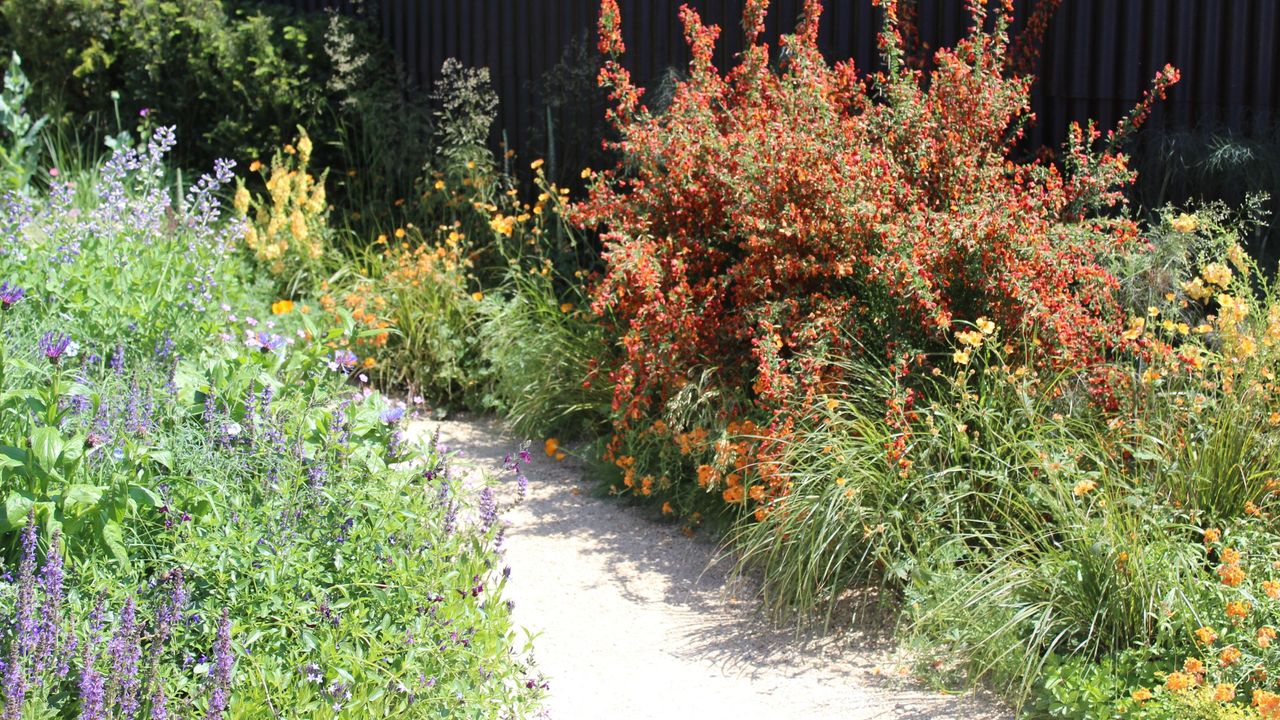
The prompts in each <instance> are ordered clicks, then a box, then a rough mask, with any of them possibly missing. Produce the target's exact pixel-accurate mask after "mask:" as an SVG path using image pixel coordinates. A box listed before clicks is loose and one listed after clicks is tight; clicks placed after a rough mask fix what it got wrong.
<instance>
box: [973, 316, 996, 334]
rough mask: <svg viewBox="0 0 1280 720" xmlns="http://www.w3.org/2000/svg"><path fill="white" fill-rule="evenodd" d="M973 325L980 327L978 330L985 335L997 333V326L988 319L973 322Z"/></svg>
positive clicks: (983, 318) (982, 318) (981, 318)
mask: <svg viewBox="0 0 1280 720" xmlns="http://www.w3.org/2000/svg"><path fill="white" fill-rule="evenodd" d="M973 324H974V325H977V326H978V330H979V331H980V332H981V333H982V334H983V335H990V334H992V333H994V332H995V331H996V324H995V323H993V322H991V321H990V320H988V319H987V318H986V317H980V318H978V319H977V320H975V321H973Z"/></svg>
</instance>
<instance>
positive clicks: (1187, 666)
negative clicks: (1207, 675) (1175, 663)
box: [1182, 658, 1205, 675]
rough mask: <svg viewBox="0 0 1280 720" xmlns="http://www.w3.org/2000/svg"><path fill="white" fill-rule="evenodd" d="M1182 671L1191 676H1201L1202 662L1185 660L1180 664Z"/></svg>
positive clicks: (1202, 670)
mask: <svg viewBox="0 0 1280 720" xmlns="http://www.w3.org/2000/svg"><path fill="white" fill-rule="evenodd" d="M1182 670H1183V672H1187V673H1190V674H1192V675H1203V674H1204V672H1205V667H1204V662H1203V661H1202V660H1200V658H1187V659H1186V660H1184V661H1183V662H1182Z"/></svg>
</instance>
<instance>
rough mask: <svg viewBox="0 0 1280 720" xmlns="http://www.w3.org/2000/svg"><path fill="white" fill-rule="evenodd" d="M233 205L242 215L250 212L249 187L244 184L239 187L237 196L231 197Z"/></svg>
mask: <svg viewBox="0 0 1280 720" xmlns="http://www.w3.org/2000/svg"><path fill="white" fill-rule="evenodd" d="M231 206H232V207H234V208H235V209H236V212H237V213H239V214H240V217H244V216H245V214H247V213H248V212H249V189H248V188H246V187H245V186H244V185H241V186H239V187H237V188H236V194H235V197H233V198H232V199H231Z"/></svg>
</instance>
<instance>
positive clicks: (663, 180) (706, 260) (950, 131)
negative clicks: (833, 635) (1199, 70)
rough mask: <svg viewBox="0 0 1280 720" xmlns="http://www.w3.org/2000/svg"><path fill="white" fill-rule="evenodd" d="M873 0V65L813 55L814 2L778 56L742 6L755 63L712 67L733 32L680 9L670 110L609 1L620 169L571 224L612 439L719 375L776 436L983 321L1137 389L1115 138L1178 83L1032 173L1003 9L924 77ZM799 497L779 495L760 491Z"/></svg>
mask: <svg viewBox="0 0 1280 720" xmlns="http://www.w3.org/2000/svg"><path fill="white" fill-rule="evenodd" d="M879 4H880V5H881V7H882V9H883V11H884V14H885V26H884V30H883V32H882V33H881V35H880V47H881V61H882V65H883V69H882V70H879V71H877V72H875V73H871V74H866V73H862V72H859V70H858V68H856V67H855V66H854V65H853V63H852V62H851V61H844V62H840V63H837V64H835V65H834V66H833V65H830V64H828V63H827V61H826V60H825V59H824V58H823V57H822V55H821V53H820V52H819V50H818V43H817V35H818V24H819V20H820V17H821V12H822V3H821V2H817V1H816V0H809V2H806V3H805V6H804V8H805V9H804V13H803V15H802V18H801V21H800V23H799V26H798V27H797V28H796V31H795V33H794V34H791V35H787V36H784V37H783V38H782V40H781V41H780V45H781V46H782V47H783V48H784V49H785V50H786V51H787V52H786V56H787V61H786V62H785V63H783V64H782V67H778V64H776V63H771V62H770V52H771V50H770V48H769V47H768V45H766V44H765V43H763V42H762V40H761V36H762V33H763V28H764V17H765V13H766V10H767V5H768V3H767V2H765V1H763V0H753V1H752V2H748V3H747V4H746V8H745V10H744V14H743V26H744V29H745V33H746V50H744V51H743V53H742V54H741V60H740V62H739V64H738V65H737V66H736V67H735V68H733V69H732V70H730V71H728V72H727V73H721V72H720V71H719V70H717V69H716V67H715V66H714V65H713V63H712V56H713V52H714V46H715V41H716V37H717V35H718V33H719V28H717V27H714V26H707V25H704V24H703V23H702V22H701V20H700V18H699V16H698V14H697V12H696V11H695V10H693V9H692V8H689V7H685V8H683V9H682V11H681V19H682V21H683V22H684V26H685V35H686V38H687V40H688V43H689V47H690V50H691V53H692V60H691V62H690V65H689V70H688V75H687V77H686V78H685V79H683V80H681V81H679V82H678V83H677V84H676V86H675V89H674V91H673V92H672V96H671V101H670V103H669V104H668V105H667V107H666V108H665V110H663V111H662V112H661V113H659V112H654V111H652V110H650V109H649V108H647V107H645V106H644V105H643V104H642V101H641V100H642V91H641V90H640V89H639V88H637V87H636V86H635V85H634V84H633V83H632V81H631V78H630V75H629V74H628V72H627V71H626V70H625V68H624V67H623V62H624V55H623V51H624V46H623V42H622V35H621V22H622V20H621V18H620V16H619V11H618V6H617V3H616V2H613V1H612V0H605V2H603V4H602V10H601V15H600V49H601V51H602V52H603V53H604V54H605V55H606V56H607V57H608V59H607V60H606V62H605V65H604V68H603V70H602V72H601V75H600V82H601V84H602V85H604V86H606V87H608V88H609V89H610V91H611V99H612V103H613V105H612V107H611V108H610V110H609V117H610V119H611V120H612V122H613V124H614V126H615V128H616V131H617V133H618V136H619V139H618V141H617V142H616V144H615V145H614V147H615V149H616V150H617V151H618V152H619V153H621V155H622V157H623V160H622V161H621V163H620V164H619V166H618V167H617V168H615V169H613V170H609V171H606V172H603V173H599V174H597V175H596V176H595V181H594V182H593V183H592V184H591V188H590V195H589V197H588V199H587V200H585V201H584V202H582V203H580V204H578V205H577V206H576V207H575V218H576V220H577V221H578V222H579V223H581V224H582V225H583V226H586V227H590V228H598V229H600V231H601V232H602V237H603V240H604V260H605V263H606V271H605V273H604V276H603V277H602V278H601V280H600V282H598V283H597V284H596V286H595V288H594V291H593V308H594V309H595V310H596V311H597V312H598V313H600V314H601V315H602V316H603V317H604V318H605V322H606V325H607V326H608V327H609V331H610V333H611V334H612V335H613V337H614V338H615V339H616V342H617V343H618V344H619V345H620V347H621V351H622V358H621V360H620V361H619V362H618V363H617V364H616V365H614V366H613V367H611V368H609V370H610V373H611V374H610V377H611V379H612V381H613V382H614V383H615V388H616V389H615V393H614V400H613V425H614V429H615V432H617V433H618V434H625V433H627V432H630V431H632V430H633V429H636V428H638V427H641V426H644V425H647V424H648V423H649V422H652V420H653V419H654V417H656V416H658V415H660V414H661V413H662V412H663V411H664V408H666V407H667V406H668V405H669V404H670V402H671V401H672V399H673V397H674V396H675V395H676V394H677V393H679V392H680V391H681V389H682V388H683V387H685V386H686V385H688V384H689V383H690V382H691V381H692V380H693V379H694V378H695V377H697V376H698V375H699V374H701V373H702V372H703V371H704V370H706V369H708V368H713V369H714V370H715V374H716V378H717V380H716V383H717V386H718V388H720V389H723V390H726V391H728V392H729V393H730V394H733V395H735V396H737V397H740V398H742V399H744V400H745V405H746V406H747V408H748V413H749V414H750V415H752V416H753V417H754V419H755V420H756V421H757V422H762V425H763V427H764V432H763V433H761V434H762V435H766V436H775V437H777V438H780V439H781V438H784V437H785V435H786V433H787V429H788V428H789V427H790V426H791V424H792V423H793V422H794V420H795V418H796V417H797V415H798V414H799V413H800V412H801V409H802V408H803V407H804V406H805V405H806V404H807V403H808V402H810V401H812V400H813V399H814V398H816V397H818V396H819V395H822V394H823V393H825V392H827V391H828V390H829V389H831V388H833V387H835V386H836V385H838V384H839V383H840V382H841V381H842V379H843V378H844V376H845V373H844V367H845V365H844V364H843V363H841V362H838V360H847V359H850V358H866V359H867V360H869V361H872V362H883V363H887V364H889V365H890V366H891V369H892V372H893V373H894V374H896V375H898V376H906V375H909V374H911V373H914V372H916V371H918V370H920V369H922V368H924V367H926V366H928V365H930V364H934V363H933V361H931V360H930V359H929V357H928V355H929V354H930V353H940V352H941V351H943V350H945V349H947V348H948V347H949V344H950V341H951V339H952V334H953V332H954V331H955V330H956V329H957V328H958V327H960V324H962V323H973V322H974V321H976V320H977V319H978V318H983V317H985V318H989V319H990V320H991V321H993V322H995V323H998V324H999V325H1000V326H1001V327H1002V328H1004V329H1005V333H1006V335H1005V338H1006V342H1008V343H1010V344H1011V345H1013V346H1014V349H1015V352H1014V353H1012V354H1013V355H1017V356H1024V357H1027V358H1028V359H1029V362H1030V363H1031V364H1032V365H1033V366H1035V367H1037V368H1044V369H1048V370H1051V371H1058V370H1064V369H1081V370H1084V371H1086V374H1087V376H1088V381H1089V386H1090V388H1091V390H1092V391H1093V393H1094V394H1095V395H1096V396H1097V398H1098V400H1099V401H1100V402H1101V403H1103V404H1108V405H1114V404H1115V403H1116V399H1115V396H1116V393H1117V392H1119V391H1120V389H1121V388H1123V387H1124V378H1117V377H1115V376H1114V373H1112V372H1111V368H1110V366H1109V365H1108V360H1109V359H1110V356H1111V354H1112V352H1113V351H1114V349H1115V348H1117V347H1118V346H1120V345H1122V344H1123V339H1122V334H1123V331H1124V328H1125V326H1124V322H1125V319H1126V318H1125V316H1124V313H1123V312H1122V309H1121V307H1120V305H1119V303H1118V300H1117V294H1116V293H1117V280H1116V277H1115V276H1114V275H1113V274H1112V273H1111V272H1110V271H1109V270H1108V268H1107V267H1106V266H1105V265H1104V264H1103V262H1102V259H1103V258H1104V257H1105V256H1108V255H1111V254H1114V253H1118V252H1122V251H1124V250H1125V249H1126V248H1127V247H1130V246H1131V245H1133V244H1134V241H1135V238H1136V237H1137V234H1138V229H1137V226H1136V225H1135V223H1134V222H1132V221H1130V220H1128V219H1126V218H1124V217H1123V216H1122V215H1119V214H1117V213H1116V212H1114V211H1115V209H1116V208H1117V207H1118V206H1119V205H1120V204H1121V203H1122V202H1123V201H1122V198H1121V195H1120V193H1119V191H1120V189H1121V188H1123V187H1124V186H1125V184H1126V183H1128V182H1129V181H1131V180H1132V173H1131V172H1130V171H1129V170H1128V169H1127V165H1126V163H1127V160H1126V158H1125V157H1124V156H1123V155H1122V154H1120V153H1119V151H1118V145H1119V143H1120V142H1121V141H1122V140H1123V139H1124V138H1125V137H1126V136H1127V135H1128V134H1129V133H1131V132H1132V131H1133V129H1134V128H1136V127H1137V126H1138V125H1140V124H1141V122H1142V121H1143V120H1144V119H1145V117H1146V115H1147V114H1148V112H1149V110H1150V107H1151V105H1152V104H1153V103H1154V102H1155V101H1156V100H1157V99H1159V98H1160V97H1163V95H1164V93H1165V90H1166V89H1167V88H1168V86H1169V85H1171V84H1172V83H1173V82H1175V81H1176V80H1177V79H1178V73H1177V71H1176V70H1174V69H1172V68H1165V69H1164V70H1162V71H1160V72H1159V73H1158V74H1157V76H1156V78H1155V82H1154V84H1153V87H1152V89H1151V90H1150V92H1149V93H1148V95H1147V97H1146V98H1145V99H1144V100H1143V102H1142V103H1141V104H1140V105H1139V107H1137V108H1136V109H1135V110H1134V112H1133V113H1132V114H1131V115H1130V116H1129V118H1128V119H1126V121H1125V122H1124V123H1122V124H1121V126H1120V127H1119V128H1117V129H1116V130H1114V131H1111V132H1108V133H1107V134H1106V135H1105V136H1104V135H1103V134H1102V133H1101V132H1100V131H1099V130H1098V129H1096V128H1095V127H1094V126H1093V125H1092V124H1090V125H1086V126H1080V125H1073V126H1072V128H1071V130H1070V133H1069V139H1068V142H1067V145H1066V147H1065V148H1064V149H1063V152H1062V153H1061V156H1060V161H1059V162H1057V163H1052V162H1047V161H1043V160H1039V159H1037V160H1027V161H1023V160H1019V159H1016V158H1015V153H1014V152H1013V151H1014V149H1015V147H1016V146H1017V143H1018V142H1019V140H1020V138H1021V137H1022V129H1023V127H1024V126H1025V124H1026V123H1027V122H1029V121H1030V120H1031V119H1032V117H1031V114H1030V112H1029V100H1028V97H1029V92H1030V86H1031V81H1032V78H1031V76H1029V75H1027V74H1024V73H1021V72H1018V71H1017V66H1019V65H1020V63H1019V62H1014V60H1013V59H1011V54H1010V46H1011V42H1010V38H1009V34H1008V28H1009V25H1010V17H1011V10H1010V8H1009V7H1008V4H1007V3H1006V4H1003V5H999V6H997V7H996V8H995V9H994V10H992V9H989V8H988V5H989V3H986V2H970V3H968V7H969V12H970V14H971V16H972V27H971V29H970V31H969V33H968V34H967V35H966V37H965V38H964V39H963V40H961V41H960V42H959V43H958V44H957V45H956V46H955V47H954V48H949V49H942V50H939V51H938V52H937V53H936V54H935V55H934V57H933V58H932V68H931V69H929V70H919V69H916V68H915V67H914V66H913V65H914V64H913V63H909V62H907V57H906V52H905V50H904V41H903V35H904V33H906V32H908V27H907V23H906V22H905V21H904V20H902V19H900V18H899V17H898V14H897V3H895V2H882V3H879ZM1033 32H1035V31H1034V29H1033ZM1020 52H1021V51H1020ZM1019 57H1021V56H1020V55H1019ZM1031 348H1034V350H1035V351H1034V353H1032V352H1025V353H1024V352H1023V351H1024V350H1030V349H1031ZM896 402H897V403H898V404H900V405H902V404H909V402H910V401H909V399H907V398H905V397H899V398H898V399H897V400H896ZM723 425H724V421H723V419H722V420H721V427H723ZM688 429H689V428H683V430H688ZM899 450H900V448H899ZM721 490H723V488H716V491H717V492H720V491H721ZM785 492H786V490H785V485H784V484H781V481H780V480H779V481H775V482H770V483H767V486H766V487H765V488H764V492H763V494H762V496H761V501H763V502H767V501H768V500H770V499H772V498H776V497H779V496H781V495H783V494H785ZM734 497H735V498H736V497H737V495H736V494H735V495H734Z"/></svg>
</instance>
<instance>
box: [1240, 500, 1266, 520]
mask: <svg viewBox="0 0 1280 720" xmlns="http://www.w3.org/2000/svg"><path fill="white" fill-rule="evenodd" d="M1244 514H1245V515H1252V516H1253V517H1261V516H1262V510H1260V509H1258V506H1257V505H1254V504H1253V501H1249V502H1246V503H1245V504H1244Z"/></svg>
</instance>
